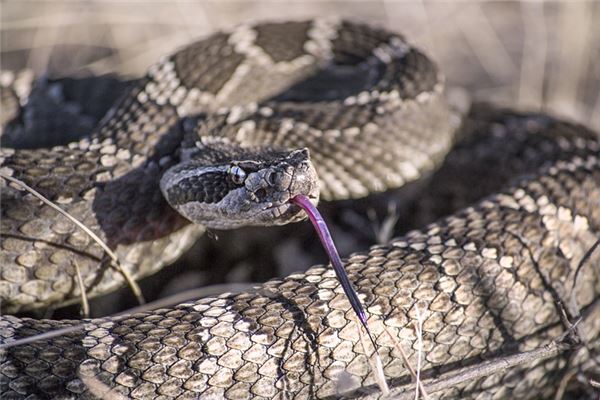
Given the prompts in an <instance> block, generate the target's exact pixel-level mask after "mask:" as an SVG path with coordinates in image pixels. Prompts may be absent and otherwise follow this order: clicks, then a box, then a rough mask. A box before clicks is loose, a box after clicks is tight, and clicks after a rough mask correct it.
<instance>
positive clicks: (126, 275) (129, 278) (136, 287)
mask: <svg viewBox="0 0 600 400" xmlns="http://www.w3.org/2000/svg"><path fill="white" fill-rule="evenodd" d="M0 177H2V178H4V179H6V180H7V181H9V182H12V183H14V184H16V185H18V186H20V187H22V188H23V189H25V190H26V191H28V192H29V193H31V194H32V195H34V196H35V197H37V198H38V199H40V200H41V201H42V202H43V203H44V204H46V205H47V206H49V207H50V208H52V209H54V210H55V211H56V212H58V213H60V214H62V215H64V216H65V217H66V218H67V219H69V220H70V221H71V222H73V223H74V224H75V225H76V226H77V227H78V228H79V229H81V230H82V231H84V232H85V233H86V234H87V235H88V236H89V237H91V238H92V240H94V241H95V242H96V243H97V244H98V245H99V246H100V247H102V249H103V250H104V252H105V253H106V254H108V256H109V257H110V258H111V260H112V262H111V265H112V266H113V267H114V268H115V269H116V270H117V271H119V273H120V274H121V275H123V278H125V281H126V282H127V284H128V285H129V287H130V288H131V291H132V292H133V294H134V295H135V297H136V298H137V301H138V302H139V303H140V304H144V303H145V302H146V300H145V299H144V296H143V294H142V290H141V289H140V287H139V285H138V284H137V283H136V282H135V280H134V279H133V277H132V276H131V274H129V272H127V271H126V270H125V269H124V268H123V267H122V266H121V264H120V263H119V259H118V257H117V255H116V254H115V253H114V252H113V251H112V250H111V249H110V247H108V245H107V244H106V243H105V242H104V241H103V240H102V239H101V238H100V237H99V236H98V235H96V234H95V233H94V232H93V231H92V230H91V229H90V228H88V227H87V226H85V225H84V224H83V223H82V222H80V221H79V220H77V219H76V218H75V217H73V216H72V215H71V214H69V213H68V212H66V211H65V210H63V209H62V208H60V207H59V206H57V205H56V204H54V203H53V202H52V201H50V200H48V199H47V198H46V197H44V195H42V194H41V193H39V192H37V191H36V190H35V189H33V188H32V187H30V186H28V185H27V184H26V183H25V182H23V181H21V180H19V179H17V178H13V177H12V176H8V175H6V174H4V173H2V172H0Z"/></svg>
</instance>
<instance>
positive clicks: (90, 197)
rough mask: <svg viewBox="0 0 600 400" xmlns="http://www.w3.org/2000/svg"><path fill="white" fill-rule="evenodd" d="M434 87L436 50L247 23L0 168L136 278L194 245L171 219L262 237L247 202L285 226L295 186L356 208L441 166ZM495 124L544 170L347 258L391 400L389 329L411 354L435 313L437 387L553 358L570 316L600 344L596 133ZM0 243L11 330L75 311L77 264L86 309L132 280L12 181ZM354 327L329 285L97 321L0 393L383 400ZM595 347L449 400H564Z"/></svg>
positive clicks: (404, 379) (430, 345)
mask: <svg viewBox="0 0 600 400" xmlns="http://www.w3.org/2000/svg"><path fill="white" fill-rule="evenodd" d="M443 86H444V85H443V79H442V77H441V74H440V73H439V72H438V70H437V68H436V66H435V65H434V64H433V63H432V62H431V61H430V60H429V59H428V58H427V57H426V56H425V55H424V54H423V53H421V52H420V51H418V50H417V49H415V48H413V47H411V46H409V45H408V44H407V42H406V41H405V40H404V38H402V37H401V36H400V35H397V34H393V33H390V32H387V31H384V30H379V29H374V28H370V27H367V26H364V25H360V24H355V23H350V22H339V21H323V20H317V21H308V22H288V23H266V24H260V25H257V26H254V27H240V28H238V29H236V30H235V31H233V32H231V33H217V34H214V35H212V36H210V37H208V38H206V39H204V40H201V41H198V42H196V43H193V44H191V45H190V46H187V47H185V48H183V49H181V50H180V51H178V52H176V53H174V54H173V55H172V56H170V57H167V58H165V59H164V60H163V61H161V62H159V63H158V64H156V65H155V66H154V67H152V68H151V69H150V70H149V72H148V74H147V75H146V76H145V77H144V78H142V79H140V80H139V81H137V82H136V83H135V84H134V85H133V86H132V88H131V89H130V91H129V92H128V93H127V94H126V96H125V97H124V98H123V99H122V100H121V101H119V102H118V103H117V104H116V105H115V107H114V108H113V109H112V110H111V112H109V114H108V115H107V116H106V118H105V119H104V120H103V122H102V123H101V124H100V125H99V126H98V128H97V129H96V131H95V132H94V134H93V135H92V137H91V139H84V140H81V141H79V142H76V143H72V144H70V145H68V146H64V147H55V148H52V149H41V150H40V149H38V150H10V149H2V150H1V153H0V168H1V171H2V172H3V173H5V174H9V175H12V176H14V177H16V178H18V179H21V180H23V181H24V182H26V183H27V184H29V185H30V186H32V187H34V188H36V190H39V191H40V192H42V193H43V194H44V195H46V196H47V197H48V198H50V199H51V200H54V201H56V202H57V203H59V204H60V205H61V206H62V207H63V208H65V209H66V210H67V211H69V212H70V213H71V214H73V215H74V216H75V217H77V218H78V219H80V220H81V221H82V222H84V223H85V224H86V225H88V226H89V227H91V228H92V229H94V231H96V232H97V233H98V234H99V235H100V236H101V237H103V238H104V239H105V240H106V241H107V243H108V244H109V245H110V246H111V247H113V248H115V249H116V250H117V252H118V254H119V256H120V257H121V259H122V260H123V263H124V265H125V268H127V269H128V270H130V272H131V273H132V274H133V275H134V276H136V277H141V276H144V275H147V274H149V273H152V272H153V271H155V270H157V269H158V268H160V267H161V266H162V265H164V264H166V263H168V262H169V261H171V260H172V259H173V258H175V257H176V256H177V255H178V254H179V253H181V252H182V251H183V250H185V248H187V247H188V246H189V245H190V243H191V242H192V241H193V239H194V237H196V236H197V235H198V234H199V233H200V232H201V231H202V227H201V226H200V225H197V224H189V223H188V222H187V221H186V219H184V218H183V217H181V216H180V215H179V214H178V213H177V212H175V211H174V210H173V208H172V207H171V206H170V205H169V204H171V205H172V206H173V207H174V208H176V209H177V210H178V211H180V212H181V213H182V214H184V215H185V216H186V217H188V218H190V219H192V220H198V221H200V222H201V223H203V224H204V225H205V226H209V227H210V226H214V227H234V226H238V225H241V224H242V223H243V222H249V223H250V224H258V225H262V224H267V222H265V220H263V219H260V218H259V219H258V220H250V216H251V215H260V216H263V215H264V214H263V213H262V212H256V211H255V210H256V209H255V208H253V207H259V208H258V209H260V210H261V211H265V210H267V211H268V212H267V214H269V219H270V220H271V221H274V222H270V223H275V224H277V223H285V222H288V221H293V220H296V219H298V218H299V216H298V210H296V209H294V208H293V207H291V206H290V205H289V204H288V203H287V200H289V198H290V197H291V196H293V195H294V194H295V193H297V192H298V191H300V192H302V193H304V194H307V195H310V196H311V197H312V198H313V199H314V200H315V201H316V199H317V198H318V197H319V196H320V197H321V198H322V199H325V200H337V199H345V198H357V197H362V196H365V195H367V194H369V193H371V192H377V191H382V190H386V189H389V188H395V187H399V186H401V185H403V184H404V183H406V182H409V181H412V180H415V179H417V178H418V177H420V176H421V174H422V173H423V172H425V171H429V170H432V169H433V168H434V167H435V166H436V165H438V164H439V163H440V162H441V160H442V158H443V157H444V155H445V154H446V153H447V152H448V150H449V148H450V147H451V145H452V143H453V141H454V134H455V131H456V130H457V128H458V126H459V125H460V122H461V118H462V116H461V115H460V113H459V112H458V111H455V110H454V109H453V108H452V107H450V106H449V105H448V104H447V103H446V100H445V97H444V95H443ZM198 114H200V116H196V117H195V118H194V119H186V120H182V118H184V117H186V116H190V115H198ZM492 114H493V115H492V117H489V119H491V120H492V121H488V122H490V123H493V124H496V126H506V121H512V123H513V124H515V126H516V127H517V128H515V130H516V131H518V132H517V133H518V134H514V135H513V134H512V133H511V132H510V131H508V130H502V129H500V128H496V129H495V130H494V132H493V135H492V139H489V140H495V139H496V140H497V139H498V137H501V139H502V140H503V141H504V140H506V141H511V142H518V143H520V144H521V145H522V146H523V149H527V150H523V154H526V155H527V154H529V153H535V154H538V155H539V157H537V158H536V157H533V159H535V160H537V161H536V163H533V164H535V165H534V166H532V165H527V168H525V170H524V171H520V172H521V173H525V175H522V178H521V179H520V180H516V181H515V182H514V183H513V184H512V185H511V186H508V187H507V188H506V189H504V190H503V191H502V192H500V193H498V194H495V195H492V196H491V197H489V198H487V199H485V200H483V201H481V202H480V203H478V204H477V205H475V206H473V207H469V208H466V209H464V210H463V211H460V212H458V213H457V214H456V215H455V216H452V217H448V218H446V219H444V220H441V221H440V222H438V223H436V224H432V225H430V226H428V227H426V228H424V229H423V230H421V231H415V232H411V233H410V234H408V235H407V236H406V237H405V238H400V239H397V240H394V241H392V242H390V243H389V244H387V245H384V246H375V247H373V248H371V250H369V251H368V252H365V253H357V254H354V255H352V256H351V257H350V258H349V259H348V261H347V269H348V272H349V275H350V278H351V279H352V280H353V282H354V284H355V286H356V288H357V290H358V292H359V294H360V295H361V296H363V299H364V302H365V305H366V306H367V309H368V311H369V313H370V314H371V315H372V316H373V319H374V320H376V321H374V328H373V331H374V334H375V336H376V341H377V343H378V345H379V346H381V348H380V355H381V356H382V359H383V362H384V369H385V372H386V375H387V376H388V378H389V379H390V380H391V383H392V387H396V388H402V386H403V385H406V384H407V383H408V382H409V381H410V379H409V378H408V374H407V373H406V370H405V369H404V367H403V366H402V364H401V361H400V358H399V354H397V351H396V350H395V349H394V347H393V345H392V343H390V342H389V340H388V339H387V337H388V336H386V335H385V334H384V332H383V329H384V328H385V329H387V330H388V331H390V332H391V334H392V336H395V337H398V338H401V341H402V342H403V343H408V347H410V354H411V355H412V357H413V358H414V354H415V351H414V350H415V340H416V339H415V337H414V330H413V329H412V321H413V320H414V319H415V318H416V316H417V313H419V312H421V311H422V312H423V313H425V315H426V320H425V322H424V326H423V328H424V338H423V339H424V343H425V348H424V351H425V354H426V356H425V361H424V365H423V369H424V371H426V373H425V375H424V376H428V374H429V376H431V377H435V376H436V374H442V373H444V372H448V371H450V372H451V371H452V370H453V369H456V368H459V367H461V366H465V365H472V364H475V363H477V362H478V361H481V360H483V359H486V358H489V357H492V356H494V355H498V354H504V353H506V352H508V353H511V352H517V351H524V350H528V349H532V348H535V347H537V346H540V345H543V344H546V343H548V342H549V341H550V340H552V339H554V338H556V337H558V336H559V335H560V334H561V333H562V332H564V330H565V327H564V326H563V324H562V323H561V319H560V315H561V314H560V313H561V311H560V309H559V308H558V306H557V300H558V299H560V300H561V301H562V302H564V303H565V304H566V308H567V312H568V313H569V314H570V315H571V316H577V315H579V314H580V313H581V312H584V313H585V312H586V311H588V314H589V313H592V316H596V318H590V319H588V320H586V322H585V323H584V328H585V329H582V330H581V335H582V336H583V337H582V340H583V341H584V342H586V343H597V341H598V340H599V336H600V326H599V325H600V324H599V323H598V320H600V319H599V318H597V314H598V311H597V307H595V304H596V303H597V298H598V294H599V293H600V280H599V279H598V278H599V277H598V275H599V274H600V271H598V268H597V267H595V265H597V263H598V258H599V257H598V256H597V255H592V257H591V259H590V262H589V263H586V264H584V265H582V268H578V264H579V261H580V260H581V259H582V258H583V255H584V254H585V253H586V251H587V250H588V249H589V248H591V246H592V245H593V243H594V242H595V240H596V238H597V234H598V225H599V224H600V215H599V214H598V210H599V209H600V204H599V199H600V165H599V157H598V152H599V144H598V141H597V138H596V137H595V136H594V134H593V133H591V132H589V131H587V130H586V129H585V128H583V127H578V126H574V125H572V124H568V123H560V122H555V121H554V120H552V119H551V118H549V117H544V116H528V115H514V116H510V115H508V116H507V114H506V113H503V112H497V113H496V114H494V113H492ZM494 119H495V120H494ZM186 121H188V122H189V121H191V123H186ZM515 121H516V122H515ZM186 125H192V126H191V128H190V127H189V126H187V127H186ZM509 125H510V124H509ZM548 127H553V128H554V129H546V128H548ZM574 132H575V133H574ZM482 143H483V144H482V146H483V147H482V148H486V146H489V144H487V145H486V144H485V140H483V139H482ZM305 149H308V151H306V150H305ZM309 154H310V164H309V163H308V161H307V160H308V155H309ZM528 157H529V155H528ZM298 170H300V171H302V172H301V173H298V172H297V171H298ZM197 171H200V172H197ZM223 179H225V181H223ZM208 181H210V182H212V184H211V186H210V189H203V190H197V189H198V187H199V185H198V182H208ZM313 182H318V183H313ZM161 187H162V193H161ZM277 188H283V194H282V192H274V191H273V190H274V189H277ZM192 189H196V192H195V193H194V195H193V196H191V195H190V193H191V192H190V191H191V190H192ZM243 190H248V193H246V192H244V193H246V194H242V191H243ZM163 193H164V194H165V195H166V197H167V199H165V197H164V196H163ZM244 196H245V197H244ZM193 199H196V200H193ZM198 199H200V200H198ZM191 202H195V204H193V205H190V204H191ZM238 206H239V207H238ZM235 207H238V212H236V215H237V216H239V215H243V212H247V214H246V215H244V216H243V218H240V220H243V221H238V220H235V218H236V217H233V218H234V222H231V223H227V222H222V221H223V220H222V218H225V217H227V216H228V215H227V214H228V213H229V212H230V210H232V209H234V208H235ZM261 218H262V217H261ZM202 221H204V222H202ZM1 228H2V230H1V234H2V260H3V271H2V280H1V281H0V296H1V299H2V305H3V311H17V310H19V309H27V308H33V307H40V306H47V305H49V304H52V303H61V302H68V301H69V299H73V298H75V297H77V287H76V284H75V280H74V279H73V275H74V272H73V265H72V262H73V260H74V259H75V260H76V262H77V263H78V265H79V266H80V268H81V271H82V274H83V277H84V281H85V284H86V289H87V290H88V293H89V294H90V295H96V294H100V293H105V292H107V291H110V290H111V289H114V288H116V287H118V286H119V285H120V284H121V283H122V280H121V279H120V278H119V275H118V273H117V272H116V271H113V270H112V269H111V268H110V267H109V266H108V263H107V262H105V261H103V255H102V251H101V250H100V249H99V248H97V247H96V245H95V244H93V243H92V242H91V241H90V240H89V239H88V238H87V237H85V236H84V235H83V234H82V233H80V232H78V231H77V230H76V229H75V228H74V227H72V226H71V225H70V224H69V223H67V222H65V221H64V220H63V219H62V218H61V217H60V216H57V215H54V214H53V211H51V210H48V209H46V208H44V207H41V206H40V204H39V203H38V202H37V201H36V200H35V199H33V198H32V197H31V196H30V195H27V194H25V192H22V191H20V190H18V189H17V188H14V187H12V186H10V185H6V184H5V185H4V186H3V187H2V226H1ZM142 255H155V256H154V257H152V256H151V257H147V258H143V257H142ZM594 307H595V308H594ZM417 309H418V310H417ZM419 310H421V311H419ZM594 313H595V314H594ZM76 323H78V322H77V321H52V320H42V321H38V320H33V319H27V318H17V317H11V316H3V317H1V319H0V336H2V337H3V341H4V342H10V341H11V340H14V339H18V338H21V337H26V336H30V335H33V334H36V333H40V332H44V331H48V330H51V329H53V328H58V327H63V326H69V325H72V324H76ZM356 329H357V327H356V323H355V319H354V317H353V315H352V311H351V309H350V305H349V303H348V302H347V299H346V298H345V297H344V295H343V292H342V291H341V288H340V287H339V284H338V283H337V281H336V280H335V276H334V274H333V271H331V270H330V269H328V268H325V267H321V266H317V267H313V268H311V269H309V270H308V271H307V272H306V273H305V274H296V275H292V276H290V277H288V278H286V279H283V280H278V281H271V282H268V283H266V284H265V285H263V286H262V287H261V288H259V289H258V290H257V291H254V292H249V293H241V294H237V295H231V294H224V295H222V296H220V297H217V298H206V299H201V300H198V301H197V302H194V303H189V304H181V305H179V306H176V307H174V308H172V309H163V310H156V311H153V312H146V313H139V314H134V315H131V316H128V317H126V318H122V319H111V318H105V319H95V320H89V321H86V325H85V328H84V329H82V330H80V331H77V332H74V333H69V334H65V335H63V336H61V337H58V338H54V339H49V340H45V341H40V342H36V343H32V344H28V345H23V346H17V347H12V348H8V349H2V350H0V361H1V364H0V377H1V380H0V384H1V385H2V388H1V389H2V392H3V393H7V394H8V395H9V396H10V397H11V398H26V397H27V396H28V395H34V396H37V397H40V398H56V397H60V396H63V397H66V398H71V397H77V398H92V397H94V396H103V395H104V396H107V395H116V394H122V395H124V396H126V397H130V398H198V397H200V398H231V399H235V398H244V397H249V396H250V397H255V398H268V397H271V398H272V397H277V398H315V397H319V398H327V397H332V396H336V395H339V394H345V395H347V396H350V397H359V396H362V395H365V396H367V395H369V394H372V395H374V396H376V394H374V393H375V392H376V388H375V387H374V379H373V377H372V375H371V371H370V368H369V366H368V358H367V356H366V355H365V353H364V350H363V349H362V347H361V346H360V343H359V342H358V339H357V337H356ZM587 349H588V348H587V347H584V348H583V349H581V351H578V352H576V353H575V354H567V355H560V356H557V357H553V358H551V359H548V360H542V361H539V362H535V363H533V364H531V365H525V366H521V367H517V368H514V369H512V370H510V371H508V372H502V373H498V374H493V375H491V376H490V377H485V378H481V379H477V380H475V381H472V382H467V383H465V384H462V385H457V386H455V387H450V388H445V389H444V390H442V391H439V392H436V393H435V394H434V397H447V396H460V397H463V398H478V397H480V396H482V397H486V396H488V395H489V396H491V395H492V394H494V396H497V397H511V396H513V397H522V398H527V397H531V396H532V395H536V396H537V395H538V394H541V395H549V394H550V393H551V392H552V390H553V388H555V384H556V379H555V378H556V376H559V374H560V373H561V371H562V370H563V369H564V368H565V367H566V365H568V364H567V363H569V362H570V363H571V364H573V365H575V366H577V367H580V368H582V369H585V368H589V363H590V360H592V361H593V357H594V356H593V354H591V355H590V353H589V352H587V351H588V350H587ZM596 365H597V364H596ZM593 366H594V364H593V363H592V368H593ZM342 378H343V379H342ZM342 382H343V384H342ZM97 383H100V385H98V384H97ZM534 389H535V391H532V390H534ZM357 390H359V391H358V392H357Z"/></svg>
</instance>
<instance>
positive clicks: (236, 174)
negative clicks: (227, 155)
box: [227, 165, 246, 185]
mask: <svg viewBox="0 0 600 400" xmlns="http://www.w3.org/2000/svg"><path fill="white" fill-rule="evenodd" d="M227 172H228V173H229V176H230V177H231V181H232V182H233V183H235V184H236V185H241V184H242V183H244V181H245V180H246V171H244V170H243V169H242V168H240V167H238V166H237V165H232V166H231V167H229V171H227Z"/></svg>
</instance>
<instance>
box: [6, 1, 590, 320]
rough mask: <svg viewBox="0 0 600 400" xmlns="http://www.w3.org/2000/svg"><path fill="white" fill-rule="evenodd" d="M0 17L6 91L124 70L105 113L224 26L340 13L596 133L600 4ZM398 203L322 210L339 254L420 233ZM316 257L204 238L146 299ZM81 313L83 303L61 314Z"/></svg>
mask: <svg viewBox="0 0 600 400" xmlns="http://www.w3.org/2000/svg"><path fill="white" fill-rule="evenodd" d="M0 11H1V19H0V30H1V39H0V56H1V59H0V67H1V69H2V71H4V72H3V73H2V74H1V75H0V81H1V82H0V83H3V84H7V82H8V81H10V80H14V79H23V80H25V81H26V80H29V79H30V78H32V77H40V76H46V77H50V78H62V77H79V78H83V77H89V76H93V75H104V74H112V75H116V76H117V77H119V80H114V81H111V82H110V85H109V86H108V88H109V89H107V91H108V94H107V95H106V96H103V97H99V98H97V97H94V98H92V99H87V100H88V102H91V103H94V102H95V101H96V99H98V102H100V101H103V102H106V107H108V106H109V105H110V102H111V101H112V100H113V99H112V97H114V96H116V95H117V94H118V93H120V91H122V90H123V87H124V86H123V85H122V84H121V83H120V80H121V79H125V80H126V79H131V78H137V77H140V76H141V75H142V74H143V73H144V71H145V70H146V69H147V68H148V66H149V65H151V64H152V63H154V62H156V61H157V60H159V59H160V57H161V56H163V55H166V54H169V53H171V52H172V51H174V50H175V49H177V48H178V47H181V46H183V45H185V44H187V43H189V42H191V41H193V40H195V39H198V38H201V37H203V36H206V35H208V34H210V33H211V32H214V31H216V30H221V29H228V28H231V27H233V26H235V25H238V24H241V23H252V22H256V21H264V20H293V19H305V18H311V17H315V16H336V17H345V18H350V19H353V20H357V21H363V22H368V23H371V24H375V25H379V26H385V27H387V28H389V29H391V30H394V31H398V32H401V33H403V34H405V35H406V37H407V38H408V39H409V40H410V41H411V42H412V43H414V44H416V45H417V46H419V47H421V48H422V49H424V50H425V51H426V52H427V53H428V54H429V55H430V56H431V57H432V58H433V59H434V60H436V61H437V62H438V64H439V65H440V66H441V69H442V70H443V71H444V72H445V75H446V77H447V82H448V83H449V85H452V86H460V87H464V88H467V89H468V91H469V92H470V93H471V95H472V96H473V97H474V98H475V99H478V100H487V101H491V102H494V103H496V104H499V105H503V106H510V107H515V108H518V109H523V110H529V111H543V112H550V113H552V114H554V115H556V116H560V117H563V118H568V119H572V120H574V121H577V122H580V123H583V124H586V125H588V126H590V127H592V128H594V129H596V130H600V61H599V60H600V24H599V23H598V22H597V21H598V20H600V2H599V1H567V0H564V1H528V2H527V1H522V2H519V1H512V2H509V1H426V0H421V1H412V0H405V1H391V0H388V1H376V0H373V1H283V0H282V1H175V0H174V1H101V0H87V1H27V0H18V1H17V0H3V1H2V3H1V10H0ZM7 71H8V72H7ZM18 71H27V72H25V73H22V72H21V73H19V72H18ZM111 85H112V86H111ZM50 89H51V88H50ZM113 92H114V93H113ZM100 109H101V110H104V111H105V109H104V108H101V107H100V108H99V110H100ZM96 111H97V112H98V113H100V111H98V110H96ZM104 111H102V112H104ZM100 116H101V115H100ZM100 116H96V117H98V118H99V117H100ZM93 124H95V122H89V123H88V126H87V128H85V127H84V128H81V129H82V130H85V131H87V130H91V128H92V127H93ZM61 129H62V128H61ZM59 130H60V129H59ZM3 140H4V137H3ZM5 143H6V142H5ZM5 145H6V144H5ZM409 190H410V189H409ZM394 196H395V197H393V200H392V201H389V200H384V201H382V202H379V205H381V204H383V206H382V207H372V206H373V204H375V203H373V201H370V200H369V201H368V202H367V203H362V205H359V206H358V208H353V207H354V206H348V207H346V205H341V206H338V205H337V203H336V205H335V206H334V208H333V210H332V207H329V209H328V206H327V205H324V206H323V209H324V211H325V212H326V213H327V212H329V222H330V223H331V224H332V230H333V234H334V237H335V239H336V241H337V244H338V246H339V247H340V253H341V254H342V255H348V254H349V253H350V252H351V251H359V250H364V249H365V248H367V246H368V245H369V244H373V243H375V242H377V241H385V240H387V239H389V237H390V236H391V235H396V234H401V233H403V232H405V231H406V230H407V229H409V228H411V227H414V226H411V225H410V223H408V222H406V221H405V220H403V218H402V215H399V214H398V212H397V208H396V205H397V204H398V202H400V201H401V200H400V199H401V197H402V196H400V197H399V196H396V195H394ZM408 197H411V195H409V196H408ZM412 198H413V199H414V195H413V197H412ZM359 203H360V202H359ZM365 204H366V205H365ZM375 208H377V210H378V211H377V212H375V211H373V210H374V209H375ZM381 210H383V212H381ZM316 262H325V257H324V255H323V252H322V250H321V248H320V245H319V243H318V241H317V240H316V235H315V233H314V231H312V228H311V227H310V226H309V224H306V223H305V224H296V226H294V227H276V228H270V229H261V230H260V232H259V233H256V232H254V231H250V230H248V229H246V230H239V231H232V232H218V233H215V232H209V234H208V235H204V237H203V238H202V239H201V241H200V243H199V244H198V245H197V246H195V247H194V249H193V250H192V251H191V252H190V253H189V254H188V255H187V256H185V257H184V258H183V259H182V260H181V261H180V262H178V263H177V264H176V265H174V266H173V267H171V268H167V269H165V270H164V271H162V272H160V273H158V274H157V275H155V276H154V277H150V278H147V279H145V280H143V281H142V282H141V285H142V289H143V290H144V293H145V295H146V297H147V298H148V299H149V300H152V299H156V298H161V297H164V296H170V295H173V294H174V293H178V292H181V291H182V290H186V289H194V288H199V287H202V286H207V285H208V286H209V287H212V289H210V291H204V292H195V295H194V296H198V295H207V294H210V293H214V292H220V291H223V290H226V289H227V290H237V289H238V288H239V287H240V286H239V285H240V284H241V285H242V286H241V287H243V285H246V284H248V283H249V282H260V281H264V280H266V279H269V278H270V277H273V276H285V275H288V274H289V273H291V272H293V271H297V270H302V269H306V268H307V267H308V266H310V265H312V264H314V263H316ZM216 284H225V285H226V286H225V287H223V286H218V287H214V285H216ZM236 285H238V286H236ZM175 301H176V300H175ZM133 305H135V301H134V300H133V297H132V296H131V295H130V293H129V292H128V291H127V290H123V291H121V292H119V293H117V294H112V295H109V296H104V298H100V299H98V300H96V301H94V302H93V303H92V315H93V316H99V315H106V314H110V313H113V312H116V311H119V310H122V309H123V308H124V307H129V306H133ZM78 312H79V310H78V308H77V307H74V308H71V309H66V310H59V311H57V313H56V314H54V316H56V317H61V316H62V317H71V316H76V315H77V314H78ZM45 316H50V315H49V314H46V315H45Z"/></svg>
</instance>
